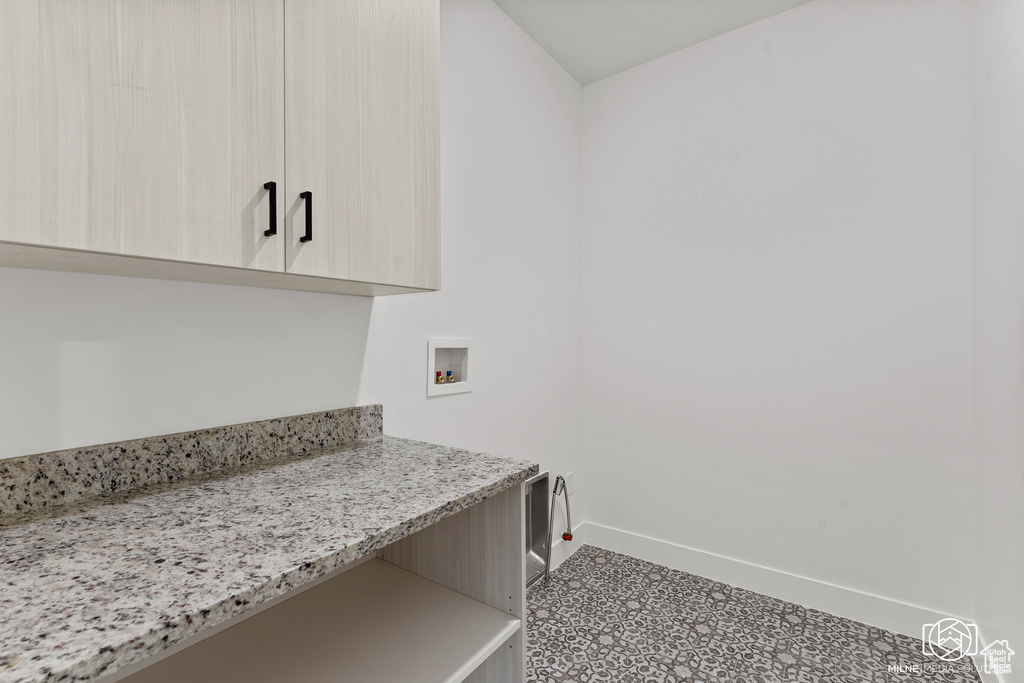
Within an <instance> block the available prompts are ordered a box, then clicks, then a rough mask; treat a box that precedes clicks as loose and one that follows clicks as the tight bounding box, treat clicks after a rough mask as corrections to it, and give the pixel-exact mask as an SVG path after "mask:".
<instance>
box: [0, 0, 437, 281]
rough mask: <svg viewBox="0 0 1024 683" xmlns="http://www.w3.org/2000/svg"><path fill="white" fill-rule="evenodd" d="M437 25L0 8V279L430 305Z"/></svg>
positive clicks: (337, 15) (341, 14) (351, 12)
mask: <svg viewBox="0 0 1024 683" xmlns="http://www.w3.org/2000/svg"><path fill="white" fill-rule="evenodd" d="M439 14H440V13H439V7H438V0H425V1H424V0H346V1H345V2H337V1H336V0H319V1H313V0H5V1H4V2H2V3H0V112H2V113H3V115H2V116H0V145H2V153H0V265H16V266H27V267H40V268H56V269H67V270H82V271H87V272H105V273H114V274H124V275H136V276H143V277H163V278H171V279H186V280H201V281H208V282H228V283H232V284H251V285H259V286H270V287H283V288H289V289H309V290H316V291H336V292H345V293H353V294H384V293H398V292H402V291H411V290H422V289H437V288H438V287H439V280H440V275H439V244H438V242H439V231H438V220H439V219H438V194H439V183H438V168H439V160H438V156H439V155H438V138H439V121H438V116H439V112H438V110H439V103H438V74H437V67H438V23H439ZM286 38H287V41H286ZM286 45H287V49H286ZM286 68H287V73H286ZM286 110H287V117H286ZM286 122H287V125H286ZM286 150H287V158H286V156H285V155H286ZM268 182H273V183H275V184H276V185H275V187H274V189H273V191H271V190H268V189H267V188H265V184H266V183H268ZM303 192H309V193H311V196H310V199H309V200H307V201H303V200H302V199H301V198H300V193H303ZM272 194H273V196H274V198H275V199H276V215H275V217H274V218H275V220H273V221H272V220H271V211H272V208H275V207H273V204H274V203H275V202H272V201H271V199H272ZM307 207H308V208H309V209H311V210H312V214H311V217H312V228H313V231H312V236H313V239H312V241H307V242H303V241H300V238H301V237H302V235H304V234H305V230H306V220H305V216H306V213H305V211H306V209H307ZM272 227H273V228H276V230H277V234H276V235H270V236H267V235H265V234H264V233H265V232H266V231H268V230H270V229H271V228H272ZM366 283H371V284H366Z"/></svg>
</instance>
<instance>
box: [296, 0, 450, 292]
mask: <svg viewBox="0 0 1024 683" xmlns="http://www.w3.org/2000/svg"><path fill="white" fill-rule="evenodd" d="M438 24H439V6H438V0H347V1H345V2H338V1H337V0H286V2H285V33H286V39H285V45H286V46H287V47H286V60H285V61H286V74H285V110H286V112H287V114H286V139H287V144H288V151H287V159H286V166H287V179H288V191H289V197H288V201H287V212H288V218H287V222H288V228H289V234H288V240H287V250H288V251H287V254H286V270H287V271H288V272H294V273H303V274H306V275H319V276H324V277H332V278H344V279H349V280H360V281H364V282H375V283H383V284H394V285H405V286H410V287H422V288H425V289H437V288H438V287H439V286H440V269H439V239H438V236H439V230H438V222H439V217H438V194H439V154H438V151H439V150H438V145H439V102H438ZM303 192H309V193H311V197H310V200H309V201H311V208H312V211H311V214H312V237H313V239H312V241H308V242H302V241H301V239H300V238H301V237H302V236H303V235H304V234H305V232H306V208H307V207H306V206H305V203H306V201H307V200H304V199H303V198H302V197H301V196H300V193H303Z"/></svg>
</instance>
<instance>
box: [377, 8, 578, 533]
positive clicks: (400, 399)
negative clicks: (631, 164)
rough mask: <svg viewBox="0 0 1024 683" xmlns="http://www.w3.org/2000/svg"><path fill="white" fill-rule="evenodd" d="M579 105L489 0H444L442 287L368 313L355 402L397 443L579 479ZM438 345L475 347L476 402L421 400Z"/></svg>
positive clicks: (572, 87)
mask: <svg viewBox="0 0 1024 683" xmlns="http://www.w3.org/2000/svg"><path fill="white" fill-rule="evenodd" d="M581 101H582V92H581V89H580V86H579V85H578V84H577V83H576V82H575V81H574V80H573V79H572V78H571V77H570V76H569V75H568V74H567V73H566V72H565V71H564V70H563V69H562V68H561V67H560V66H558V65H557V64H556V63H555V62H554V61H553V60H552V59H551V57H549V56H548V55H547V54H546V53H545V52H544V51H543V50H541V49H540V47H539V46H537V44H536V43H534V42H533V41H532V40H531V39H530V38H529V37H528V36H527V35H526V34H525V33H523V31H522V30H521V29H519V27H518V26H516V25H515V24H514V23H513V22H512V20H511V19H509V18H508V17H507V16H506V15H505V14H504V13H503V12H502V11H501V10H499V9H498V8H497V7H496V6H495V5H494V4H493V3H492V2H490V0H443V2H442V3H441V196H442V201H441V225H442V235H441V250H442V253H441V261H442V289H441V292H440V293H436V294H424V295H412V296H401V297H386V298H378V299H377V300H375V302H374V305H373V314H372V316H371V319H370V337H369V339H370V341H369V344H368V346H367V360H366V368H365V374H364V375H363V378H364V381H363V387H364V390H363V391H362V392H361V394H360V395H361V399H360V400H361V401H362V402H371V401H380V402H383V403H384V406H385V412H384V424H385V430H386V432H387V433H388V434H393V435H395V436H404V437H409V438H414V439H422V440H426V441H434V442H437V443H445V444H452V445H456V446H464V447H466V448H471V449H476V450H483V451H490V452H495V453H500V454H503V455H509V456H514V457H521V458H530V459H539V460H541V463H542V467H545V468H551V470H552V471H553V472H566V471H568V470H570V469H573V468H575V467H576V464H577V454H578V452H579V447H578V439H577V435H578V428H579V422H578V415H579V410H578V409H579V386H580V377H579V372H580V360H579V344H580V336H579V335H580V283H581V277H580V111H581V109H580V108H581ZM431 336H434V337H469V338H472V339H473V343H474V349H473V354H472V356H471V358H470V373H471V378H472V383H473V392H472V393H470V394H459V395H453V396H442V397H435V398H431V399H429V400H428V399H426V398H425V395H426V367H427V366H426V363H427V338H428V337H431ZM581 499H582V497H581ZM573 502H576V501H575V497H574V501H573ZM576 507H577V508H578V510H574V512H575V513H576V514H577V515H580V517H579V519H581V520H582V511H583V508H582V503H578V504H577V506H576Z"/></svg>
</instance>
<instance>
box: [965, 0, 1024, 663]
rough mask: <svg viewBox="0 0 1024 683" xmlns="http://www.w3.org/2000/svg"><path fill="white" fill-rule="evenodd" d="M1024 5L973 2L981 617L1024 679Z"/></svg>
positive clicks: (1005, 0) (1012, 0) (990, 636)
mask: <svg viewBox="0 0 1024 683" xmlns="http://www.w3.org/2000/svg"><path fill="white" fill-rule="evenodd" d="M1022 37H1024V4H1022V3H1020V2H1018V1H1016V0H977V1H976V2H975V4H974V46H975V47H974V324H975V327H974V371H975V375H974V382H975V383H974V426H975V437H974V438H975V441H974V445H975V492H976V493H975V501H976V507H975V515H976V517H975V523H976V527H975V548H974V551H975V561H976V563H977V569H976V572H977V619H978V622H979V626H980V628H981V631H982V634H983V636H984V637H986V638H987V639H988V640H989V641H993V640H1002V639H1004V638H1005V639H1008V640H1009V643H1010V647H1012V648H1013V649H1014V650H1015V651H1016V652H1017V653H1018V655H1017V657H1016V660H1017V661H1015V662H1014V663H1013V666H1014V668H1015V669H1016V673H1015V677H1012V678H1007V679H1006V680H1017V681H1024V663H1021V661H1022V660H1024V419H1022V416H1024V316H1022V307H1021V294H1022V293H1024V260H1022V259H1024V194H1022V191H1021V189H1022V188H1024V124H1022V122H1024V39H1022Z"/></svg>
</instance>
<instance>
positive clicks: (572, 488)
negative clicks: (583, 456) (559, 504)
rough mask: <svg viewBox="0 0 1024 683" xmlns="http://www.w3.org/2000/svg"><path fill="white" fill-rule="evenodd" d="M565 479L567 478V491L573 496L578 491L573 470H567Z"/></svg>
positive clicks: (567, 493)
mask: <svg viewBox="0 0 1024 683" xmlns="http://www.w3.org/2000/svg"><path fill="white" fill-rule="evenodd" d="M563 479H565V493H566V495H569V496H571V495H572V494H573V493H575V492H576V477H575V475H574V474H573V473H572V472H567V473H566V475H565V476H564V477H563Z"/></svg>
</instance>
